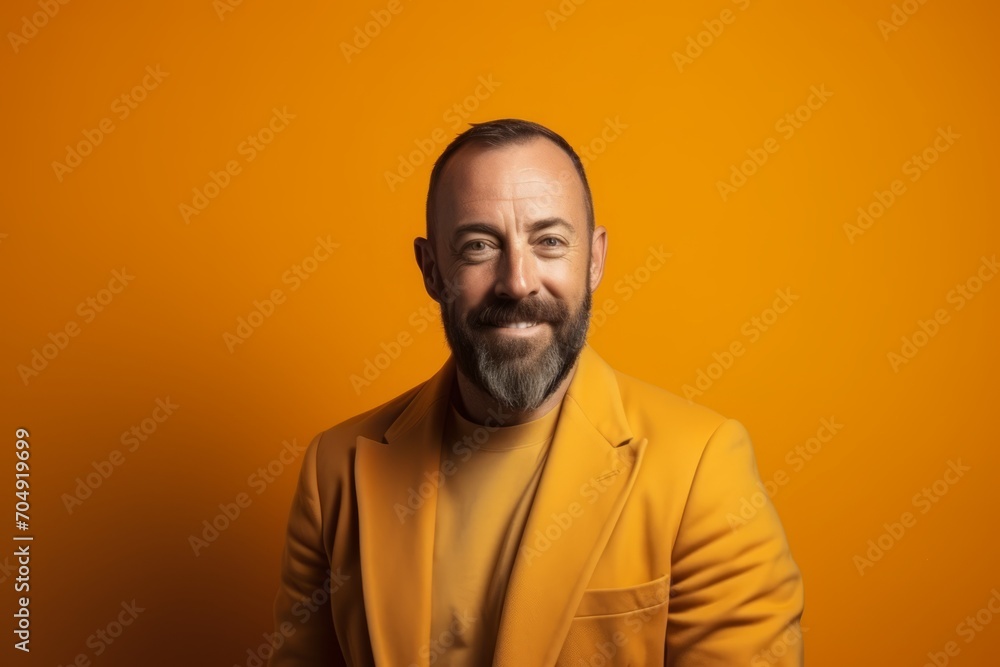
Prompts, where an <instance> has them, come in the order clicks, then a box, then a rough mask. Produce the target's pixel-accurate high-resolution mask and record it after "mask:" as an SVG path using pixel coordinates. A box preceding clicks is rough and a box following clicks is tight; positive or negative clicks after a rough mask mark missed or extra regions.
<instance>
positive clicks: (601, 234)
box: [589, 226, 608, 292]
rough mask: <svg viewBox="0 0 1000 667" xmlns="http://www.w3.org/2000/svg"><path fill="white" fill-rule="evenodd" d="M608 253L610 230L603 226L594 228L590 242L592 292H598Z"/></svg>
mask: <svg viewBox="0 0 1000 667" xmlns="http://www.w3.org/2000/svg"><path fill="white" fill-rule="evenodd" d="M607 252H608V230H607V229H605V228H604V227H603V226H599V227H595V228H594V237H593V239H591V242H590V276H589V278H590V291H591V292H593V291H596V290H597V286H598V285H600V284H601V278H602V277H603V276H604V258H605V257H606V255H607Z"/></svg>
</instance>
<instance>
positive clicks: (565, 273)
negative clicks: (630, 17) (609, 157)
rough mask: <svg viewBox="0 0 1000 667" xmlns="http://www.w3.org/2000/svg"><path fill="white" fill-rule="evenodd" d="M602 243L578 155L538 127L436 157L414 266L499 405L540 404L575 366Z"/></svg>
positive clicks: (454, 341)
mask: <svg viewBox="0 0 1000 667" xmlns="http://www.w3.org/2000/svg"><path fill="white" fill-rule="evenodd" d="M606 240H607V239H606V230H605V229H604V228H603V227H597V228H595V227H594V214H593V204H592V202H591V197H590V190H589V186H588V185H587V180H586V175H585V174H584V171H583V166H582V164H581V163H580V159H579V157H578V156H577V155H576V153H575V152H574V151H573V149H572V147H571V146H570V145H569V144H568V143H567V142H566V141H565V140H564V139H563V138H562V137H560V136H559V135H557V134H555V133H554V132H552V131H551V130H549V129H547V128H545V127H542V126H541V125H538V124H536V123H530V122H527V121H522V120H512V119H505V120H497V121H491V122H489V123H479V124H474V125H473V127H472V128H471V129H469V130H467V131H465V132H464V133H462V134H460V135H459V136H458V137H456V138H455V140H454V141H452V143H451V144H450V145H449V146H448V147H447V148H446V149H445V150H444V152H443V153H442V154H441V156H440V157H439V158H438V160H437V162H436V163H435V165H434V168H433V170H432V172H431V180H430V188H429V192H428V195H427V238H426V239H423V238H418V239H416V240H415V241H414V250H415V253H416V257H417V263H418V264H419V266H420V269H421V272H422V273H423V276H424V284H425V286H426V288H427V291H428V293H429V294H430V295H431V296H432V297H433V298H434V299H435V300H436V301H438V303H440V304H441V315H442V320H443V323H444V329H445V335H446V338H447V339H448V344H449V345H450V346H451V349H452V352H453V354H454V356H455V360H456V363H457V365H458V368H459V370H460V371H461V372H462V373H463V374H464V375H465V376H466V377H467V378H468V379H469V380H470V381H471V382H472V383H473V384H475V385H476V386H478V387H479V388H480V389H481V390H483V391H484V392H486V393H487V394H489V395H490V396H492V397H493V399H494V400H495V401H496V402H497V403H499V404H500V405H501V406H503V407H506V408H508V409H512V410H515V411H526V410H531V409H534V408H536V407H537V406H538V405H540V404H541V403H542V402H543V401H544V400H545V399H546V398H548V396H550V395H551V394H552V392H553V391H555V390H556V388H558V386H559V384H560V383H561V382H562V380H563V379H564V378H565V377H566V375H567V374H568V373H569V371H570V370H571V368H572V366H573V364H574V363H575V362H576V359H577V357H578V356H579V353H580V350H581V349H582V348H583V346H584V344H585V343H586V336H587V327H588V324H589V321H590V304H591V293H592V291H593V290H594V289H596V288H597V285H598V284H599V283H600V280H601V275H602V273H603V269H604V255H605V250H606ZM525 325H530V326H525ZM518 327H522V328H518Z"/></svg>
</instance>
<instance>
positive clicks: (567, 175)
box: [435, 137, 586, 232]
mask: <svg viewBox="0 0 1000 667" xmlns="http://www.w3.org/2000/svg"><path fill="white" fill-rule="evenodd" d="M435 203H436V210H437V216H436V218H437V224H438V225H439V230H440V231H445V232H446V230H447V229H448V228H450V227H452V226H454V225H455V224H457V223H459V222H462V221H464V220H467V219H469V218H476V217H482V218H486V219H490V218H493V217H495V216H496V215H497V214H498V212H501V211H503V212H510V213H513V214H514V215H515V216H516V217H519V218H525V217H526V218H539V219H540V218H545V217H551V216H559V217H563V218H565V219H567V220H569V221H570V222H572V223H573V224H574V225H583V226H585V225H586V205H585V203H584V191H583V183H582V182H581V181H580V176H579V174H577V172H576V168H575V167H574V165H573V161H572V160H571V159H570V157H569V156H568V155H567V154H566V153H565V152H564V151H563V150H562V149H561V148H559V147H558V146H557V145H556V144H554V143H553V142H551V141H549V140H548V139H545V138H543V137H536V138H534V139H531V140H530V141H528V142H526V143H523V144H508V145H506V146H502V147H499V148H497V147H490V146H481V145H476V144H467V145H465V146H463V147H462V148H460V149H459V150H458V151H456V152H455V153H454V155H452V157H451V159H450V160H449V161H448V163H447V164H446V165H445V167H444V169H443V170H442V173H441V178H440V181H439V183H438V189H437V193H436V202H435ZM525 221H526V222H530V221H531V220H530V219H529V220H525Z"/></svg>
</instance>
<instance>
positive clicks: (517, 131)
mask: <svg viewBox="0 0 1000 667" xmlns="http://www.w3.org/2000/svg"><path fill="white" fill-rule="evenodd" d="M469 125H471V126H472V127H470V128H469V129H468V130H466V131H465V132H462V133H461V134H459V135H458V136H457V137H455V138H454V139H452V141H451V143H450V144H448V145H447V146H446V147H445V149H444V152H442V153H441V155H440V156H438V159H437V161H436V162H435V163H434V168H433V169H431V180H430V185H429V186H428V188H427V239H428V240H430V241H431V242H433V240H434V237H433V236H432V235H433V231H432V230H433V229H434V198H435V195H436V193H437V188H438V181H439V180H440V179H441V172H442V171H444V166H445V164H446V163H447V162H448V160H449V159H450V158H451V156H452V155H454V154H455V152H456V151H458V149H459V148H461V147H462V146H465V145H466V144H477V145H480V146H489V147H492V148H499V147H501V146H507V145H510V144H524V143H527V142H528V141H530V140H532V139H535V138H538V137H542V138H545V139H548V140H549V141H551V142H552V143H554V144H555V145H556V146H558V147H559V148H561V149H562V150H563V152H564V153H566V155H568V156H569V159H570V160H572V162H573V166H574V167H575V168H576V173H577V174H578V175H579V176H580V181H581V182H582V183H583V193H584V195H583V197H584V203H585V204H586V208H587V231H588V233H590V234H593V233H594V200H593V198H592V197H591V195H590V185H589V184H588V183H587V174H586V173H584V170H583V163H582V162H581V161H580V156H579V155H577V154H576V151H574V150H573V147H572V146H570V145H569V142H568V141H566V140H565V139H563V138H562V137H561V136H560V135H558V134H557V133H555V132H553V131H552V130H550V129H549V128H547V127H545V126H544V125H539V124H538V123H533V122H531V121H530V120H520V119H518V118H501V119H499V120H491V121H487V122H485V123H469Z"/></svg>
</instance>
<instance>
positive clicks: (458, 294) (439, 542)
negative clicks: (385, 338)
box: [270, 119, 804, 667]
mask: <svg viewBox="0 0 1000 667" xmlns="http://www.w3.org/2000/svg"><path fill="white" fill-rule="evenodd" d="M414 250H415V254H416V259H417V263H418V265H419V267H420V270H421V273H422V275H423V280H424V285H425V287H426V289H427V292H428V293H429V294H430V295H431V297H433V298H434V299H435V300H436V301H437V302H438V303H439V304H441V316H442V322H443V325H444V332H445V336H446V339H447V342H448V344H449V347H450V348H451V351H452V355H451V356H450V357H449V358H448V359H447V361H446V362H445V363H444V365H443V366H442V367H441V368H440V370H439V371H438V372H437V373H436V374H435V375H434V376H433V377H431V378H430V379H429V380H427V381H426V382H424V383H422V384H420V385H418V386H416V387H413V388H412V389H410V390H408V391H406V392H405V393H403V394H400V395H399V396H397V397H396V398H394V399H392V400H390V401H388V402H387V403H385V404H383V405H381V406H378V407H376V408H374V409H372V410H369V411H368V412H365V413H364V414H360V415H357V416H355V417H353V418H351V419H348V420H346V421H344V422H342V423H340V424H337V425H336V426H334V427H332V428H330V429H328V430H326V431H324V432H322V433H320V434H319V435H317V436H316V437H315V438H314V439H313V441H312V442H311V443H310V444H309V448H308V450H307V452H306V454H305V456H304V462H303V466H302V471H301V474H300V477H299V482H298V489H297V491H296V495H295V498H294V501H293V504H292V509H291V514H290V517H289V523H288V533H287V539H286V545H285V551H284V555H283V558H282V569H281V586H280V589H279V592H278V595H277V598H276V600H275V624H276V626H275V627H276V634H275V637H276V638H277V637H279V636H280V639H279V640H277V641H275V642H274V643H276V644H279V646H277V648H275V651H274V654H273V656H272V657H271V660H270V665H271V666H272V667H290V666H293V665H296V666H300V665H376V664H377V665H379V666H380V667H382V666H384V667H396V666H400V667H409V666H411V665H415V666H419V667H428V666H429V665H473V666H479V665H496V666H497V667H521V666H535V665H539V666H550V665H559V666H565V667H569V666H573V667H581V666H597V665H636V666H638V665H674V666H676V667H694V666H695V665H749V666H751V667H756V666H757V665H800V664H801V663H802V654H803V643H802V634H801V632H802V629H801V628H800V626H799V620H800V617H801V614H802V611H803V604H804V597H803V586H802V579H801V575H800V572H799V569H798V567H797V565H796V563H795V561H794V560H793V559H792V556H791V554H790V552H789V548H788V543H787V541H786V538H785V535H784V531H783V528H782V525H781V522H780V520H779V518H778V515H777V513H776V511H775V509H774V507H773V505H771V504H770V503H769V502H767V501H766V500H765V503H764V505H763V506H761V507H759V508H758V510H757V513H756V515H755V516H753V518H751V519H748V520H746V521H743V520H742V519H741V520H740V522H733V523H732V524H731V522H730V520H731V518H732V517H733V516H738V515H739V513H740V510H741V508H742V506H743V505H742V504H741V503H743V502H745V499H748V498H751V497H755V496H756V497H758V498H759V497H760V496H761V494H760V488H761V487H760V486H759V484H760V479H759V475H758V471H757V466H756V462H755V458H754V453H753V446H752V444H751V441H750V438H749V436H748V434H747V432H746V430H745V429H744V427H743V426H742V425H741V424H740V423H739V422H737V421H734V420H731V419H726V418H725V417H722V416H720V415H719V414H717V413H715V412H713V411H711V410H709V409H708V408H705V407H702V406H699V405H696V404H692V403H690V402H688V401H686V400H684V399H682V398H680V397H678V396H676V395H675V394H673V393H670V392H668V391H665V390H663V389H660V388H657V387H655V386H653V385H651V384H647V383H645V382H642V381H640V380H638V379H636V378H633V377H630V376H627V375H624V374H622V373H620V372H618V371H616V370H614V369H613V368H611V367H610V366H609V365H608V364H607V363H606V362H605V361H604V360H603V359H602V358H601V357H600V356H599V355H598V354H597V352H596V351H594V350H593V348H591V347H590V346H589V345H588V344H587V342H586V334H587V325H588V322H589V317H590V304H591V293H592V291H593V290H595V289H596V288H597V286H598V285H599V283H600V281H601V277H602V274H603V269H604V260H605V255H606V251H607V230H606V229H605V228H604V227H595V225H594V213H593V204H592V200H591V195H590V190H589V186H588V184H587V180H586V176H585V174H584V170H583V167H582V165H581V163H580V160H579V158H578V157H577V155H576V153H575V152H574V151H573V149H572V148H571V147H570V146H569V145H568V144H567V143H566V141H565V140H564V139H563V138H562V137H560V136H559V135H557V134H555V133H554V132H552V131H551V130H548V129H547V128H545V127H542V126H540V125H537V124H535V123H530V122H526V121H520V120H511V119H506V120H498V121H493V122H489V123H481V124H475V125H473V127H472V128H471V129H469V130H467V131H466V132H464V133H463V134H461V135H459V136H458V137H457V138H456V139H455V140H454V141H453V142H452V143H451V144H450V145H449V146H448V147H447V148H446V149H445V151H444V153H443V154H442V155H441V156H440V157H439V159H438V160H437V162H436V164H435V165H434V168H433V170H432V173H431V179H430V188H429V192H428V196H427V238H418V239H416V240H415V243H414Z"/></svg>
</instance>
